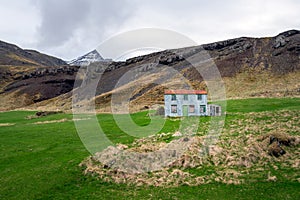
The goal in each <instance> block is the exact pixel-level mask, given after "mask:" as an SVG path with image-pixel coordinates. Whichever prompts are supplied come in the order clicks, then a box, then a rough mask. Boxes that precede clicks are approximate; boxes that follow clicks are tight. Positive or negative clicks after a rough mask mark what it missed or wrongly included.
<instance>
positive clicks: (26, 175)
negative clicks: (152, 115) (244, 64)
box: [0, 98, 300, 199]
mask: <svg viewBox="0 0 300 200" xmlns="http://www.w3.org/2000/svg"><path fill="white" fill-rule="evenodd" d="M282 109H287V110H298V111H300V99H299V98H285V99H245V100H231V101H228V109H227V111H228V113H229V116H228V118H227V119H226V126H228V125H229V124H230V123H231V120H233V119H236V118H240V117H242V115H240V114H239V113H247V112H261V111H276V110H282ZM32 114H34V112H18V111H14V112H6V113H0V124H1V123H11V124H14V125H11V126H3V127H0V130H1V131H0V149H1V151H0V163H1V164H0V186H1V187H0V199H297V198H298V197H299V196H300V192H299V186H300V184H299V183H297V182H289V181H284V182H276V183H273V182H264V181H261V182H254V183H251V184H250V183H247V184H241V185H226V184H219V183H211V184H206V185H200V186H197V187H188V186H180V187H178V188H161V187H146V186H142V187H136V186H128V185H123V184H115V183H106V182H103V181H101V180H98V179H97V178H95V177H92V176H83V175H82V171H81V169H80V167H78V164H79V163H80V162H81V161H82V160H83V159H84V158H85V157H87V156H88V155H89V153H88V152H87V151H86V149H85V148H84V146H83V145H82V143H81V141H80V139H79V137H78V135H77V132H76V129H75V127H74V124H73V122H72V121H65V122H63V123H51V124H38V125H37V124H34V123H35V122H38V121H51V120H60V119H69V120H70V119H72V115H69V114H57V115H51V116H47V117H43V118H40V119H30V120H29V119H25V118H26V116H28V115H32ZM132 117H133V119H134V121H135V122H136V123H138V124H139V125H147V123H149V119H148V117H147V112H141V113H137V114H134V115H132ZM98 119H99V122H100V124H101V126H102V127H103V128H104V131H105V133H106V134H107V136H108V137H109V138H110V139H111V140H112V141H113V142H115V143H126V144H130V143H131V142H132V141H133V140H134V138H133V137H132V136H128V135H126V134H125V133H123V132H122V130H120V129H119V128H118V127H117V126H116V125H115V123H114V122H113V118H112V116H111V115H108V114H101V115H98ZM201 120H204V121H206V120H207V119H206V118H203V119H201ZM262 120H263V119H262ZM178 123H179V122H178V121H172V120H168V121H166V124H165V127H164V129H163V130H162V132H169V131H175V130H176V128H177V127H178Z"/></svg>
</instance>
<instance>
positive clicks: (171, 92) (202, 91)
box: [165, 90, 207, 94]
mask: <svg viewBox="0 0 300 200" xmlns="http://www.w3.org/2000/svg"><path fill="white" fill-rule="evenodd" d="M165 94H207V92H206V91H205V90H165Z"/></svg>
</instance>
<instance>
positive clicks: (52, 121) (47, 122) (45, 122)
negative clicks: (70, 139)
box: [33, 119, 71, 124]
mask: <svg viewBox="0 0 300 200" xmlns="http://www.w3.org/2000/svg"><path fill="white" fill-rule="evenodd" d="M67 121H71V120H68V119H59V120H51V121H43V122H35V123H33V124H53V123H62V122H67Z"/></svg>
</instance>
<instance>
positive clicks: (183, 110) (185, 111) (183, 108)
mask: <svg viewBox="0 0 300 200" xmlns="http://www.w3.org/2000/svg"><path fill="white" fill-rule="evenodd" d="M188 112H189V107H188V106H182V114H183V116H188Z"/></svg>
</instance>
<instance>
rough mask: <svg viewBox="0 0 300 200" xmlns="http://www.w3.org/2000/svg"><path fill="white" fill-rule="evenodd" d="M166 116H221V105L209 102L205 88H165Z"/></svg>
mask: <svg viewBox="0 0 300 200" xmlns="http://www.w3.org/2000/svg"><path fill="white" fill-rule="evenodd" d="M164 101H165V116H166V117H167V116H168V117H182V116H220V115H221V106H219V105H214V104H208V103H207V92H206V91H204V90H165V93H164Z"/></svg>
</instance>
